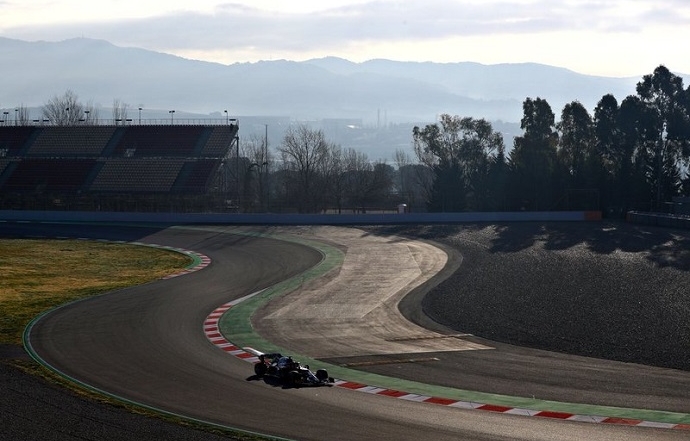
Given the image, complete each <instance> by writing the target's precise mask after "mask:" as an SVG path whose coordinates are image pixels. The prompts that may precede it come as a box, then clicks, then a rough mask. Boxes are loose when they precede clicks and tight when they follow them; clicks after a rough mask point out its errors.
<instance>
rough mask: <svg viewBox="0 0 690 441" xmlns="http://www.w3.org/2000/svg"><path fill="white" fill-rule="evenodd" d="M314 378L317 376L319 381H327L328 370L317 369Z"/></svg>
mask: <svg viewBox="0 0 690 441" xmlns="http://www.w3.org/2000/svg"><path fill="white" fill-rule="evenodd" d="M316 378H318V379H319V381H323V382H325V381H328V372H327V371H326V369H319V370H318V371H316Z"/></svg>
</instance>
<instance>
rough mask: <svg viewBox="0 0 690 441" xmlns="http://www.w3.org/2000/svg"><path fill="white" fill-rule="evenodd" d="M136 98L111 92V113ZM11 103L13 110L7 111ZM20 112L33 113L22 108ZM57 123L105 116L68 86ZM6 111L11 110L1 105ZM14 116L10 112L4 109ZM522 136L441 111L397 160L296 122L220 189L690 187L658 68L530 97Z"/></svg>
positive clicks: (644, 203) (505, 194)
mask: <svg viewBox="0 0 690 441" xmlns="http://www.w3.org/2000/svg"><path fill="white" fill-rule="evenodd" d="M128 107H129V106H128V105H127V104H125V103H122V102H120V101H119V100H115V101H114V103H113V118H115V119H116V120H124V119H123V118H126V116H127V110H128ZM8 113H9V112H8ZM16 113H17V115H16V116H15V118H19V120H21V121H23V119H22V118H26V117H25V116H24V115H25V113H26V112H25V111H24V110H23V107H19V108H17V109H16ZM43 116H44V117H45V118H47V119H49V120H50V121H51V122H52V123H54V124H59V125H73V124H78V123H81V122H85V121H90V120H95V119H97V109H95V108H94V107H93V106H92V105H89V104H87V105H84V104H81V103H80V102H79V100H78V99H77V97H76V95H75V94H74V93H73V92H71V91H68V92H67V93H66V94H65V95H64V96H62V97H57V96H56V97H54V98H53V99H51V100H50V101H49V102H48V103H46V105H45V106H44V107H43ZM5 117H8V115H5ZM5 119H7V118H5ZM521 128H522V130H523V134H522V135H521V136H518V137H516V138H515V139H514V140H513V146H512V149H511V150H510V151H507V149H506V147H505V144H504V139H503V136H502V135H501V134H500V133H499V132H496V131H494V129H493V127H492V126H491V124H490V123H489V122H487V121H486V120H484V119H475V118H471V117H460V116H451V115H448V114H445V115H442V116H441V117H440V118H439V121H438V122H436V123H434V124H429V125H426V126H425V127H414V128H413V129H412V146H413V154H409V153H408V152H405V151H402V150H400V151H397V152H396V155H395V158H394V166H392V165H389V164H387V163H386V162H385V161H370V160H369V158H368V157H367V155H366V153H364V152H360V151H355V150H354V149H350V148H342V147H341V146H339V145H336V144H334V143H331V142H329V141H328V140H327V139H326V137H325V135H324V133H323V132H322V131H321V130H312V129H310V128H309V127H308V126H306V125H299V126H296V127H291V128H289V129H288V131H287V132H286V134H285V136H284V138H283V139H282V142H281V144H280V145H279V146H278V147H277V148H276V149H274V150H273V151H270V150H269V148H268V147H269V146H268V145H267V139H266V138H263V139H262V138H254V139H243V140H242V147H241V151H240V148H239V146H238V147H237V149H231V151H230V152H229V153H230V157H228V158H226V160H225V161H224V162H223V164H224V166H223V167H222V168H221V173H219V176H218V183H217V184H216V185H214V187H213V191H214V192H216V193H219V194H222V195H224V197H226V199H228V200H230V201H231V205H232V206H233V207H236V208H237V209H238V210H240V211H246V212H252V211H273V212H285V211H297V212H302V213H314V212H322V211H325V210H330V211H335V212H337V211H343V210H358V211H368V210H371V209H388V210H392V209H395V208H396V207H397V206H398V205H399V204H407V205H408V207H409V208H410V209H412V210H413V211H437V212H438V211H446V212H457V211H521V210H531V211H552V210H601V211H602V212H604V214H605V215H612V216H614V215H624V213H626V212H627V211H629V210H641V211H669V206H668V204H669V203H670V202H671V201H672V199H673V197H675V196H681V195H686V196H687V195H690V172H689V170H688V168H689V165H690V164H689V163H690V87H688V88H687V89H686V88H684V86H683V80H682V78H680V77H679V76H677V75H674V74H673V73H671V72H670V71H669V70H668V69H667V68H666V67H664V66H659V67H657V68H656V69H655V70H654V72H653V73H652V74H649V75H645V76H644V77H643V78H642V80H641V81H640V82H639V83H638V84H637V88H636V94H635V95H630V96H628V97H626V98H625V99H624V100H623V101H622V102H620V103H619V102H618V100H617V99H616V98H615V97H614V96H613V95H610V94H608V95H605V96H603V97H602V98H601V100H600V101H599V103H598V104H597V106H596V108H595V109H594V113H593V114H590V113H589V111H588V110H587V109H585V108H584V107H583V106H582V104H580V103H579V102H578V101H573V102H571V103H569V104H567V105H566V106H564V108H563V109H562V111H561V114H560V120H559V121H558V122H557V121H556V115H555V114H554V112H553V110H552V109H551V107H550V105H549V103H548V102H547V101H546V100H544V99H541V98H527V99H526V100H525V101H524V103H523V117H522V120H521Z"/></svg>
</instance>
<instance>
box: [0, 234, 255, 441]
mask: <svg viewBox="0 0 690 441" xmlns="http://www.w3.org/2000/svg"><path fill="white" fill-rule="evenodd" d="M192 262H193V260H192V258H190V257H189V256H186V255H184V254H181V253H178V252H174V251H171V250H165V249H159V248H153V247H144V246H140V245H133V244H122V243H110V242H102V241H85V240H77V239H59V240H58V239H55V240H38V239H0V345H16V346H21V344H22V334H23V332H24V329H25V328H26V326H27V325H28V324H29V322H30V321H31V320H32V319H33V318H34V317H36V316H37V315H39V314H41V313H43V312H45V311H47V310H50V309H52V308H54V307H56V306H59V305H61V304H64V303H68V302H71V301H75V300H79V299H82V298H85V297H89V296H94V295H98V294H102V293H105V292H108V291H112V290H116V289H120V288H125V287H128V286H133V285H140V284H143V283H147V282H151V281H154V280H158V279H161V278H162V277H165V276H167V275H170V274H174V273H176V272H178V271H180V270H182V269H184V268H185V267H187V266H188V265H190V264H191V263H192ZM2 362H4V363H7V364H9V365H11V366H13V367H15V368H17V369H20V370H21V371H23V372H25V373H27V374H30V375H34V376H37V377H40V378H42V379H43V380H45V381H47V382H49V383H52V384H57V385H60V386H62V387H65V388H67V389H68V390H70V391H71V392H72V393H75V394H77V395H79V396H80V397H82V398H84V399H87V400H91V401H94V402H97V403H100V404H107V405H114V406H118V407H121V408H125V409H127V410H128V411H130V412H133V413H137V414H142V415H146V416H150V417H156V418H160V419H163V420H165V421H168V422H171V423H175V424H179V425H182V426H185V427H188V428H190V429H195V430H203V431H205V432H209V433H213V434H216V435H222V436H227V437H229V438H230V439H234V440H238V441H259V440H265V439H267V438H263V437H260V436H255V435H252V434H246V433H238V432H235V431H233V430H226V429H223V428H216V427H212V426H209V425H205V424H203V423H198V422H195V421H190V420H186V419H184V418H180V417H174V416H169V415H161V414H159V413H156V412H153V411H150V410H148V409H146V408H142V407H140V406H136V405H132V404H128V403H123V402H121V401H119V400H115V399H111V398H109V397H105V396H102V395H100V394H98V393H95V392H93V391H91V390H89V389H86V388H84V387H81V386H79V385H77V384H75V383H72V382H70V381H68V380H66V379H64V378H63V377H61V376H59V375H57V374H55V373H53V372H52V371H50V370H48V369H46V368H45V367H43V366H41V365H39V364H38V363H36V362H34V361H33V360H22V359H11V360H3V361H2Z"/></svg>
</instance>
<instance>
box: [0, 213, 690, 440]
mask: <svg viewBox="0 0 690 441" xmlns="http://www.w3.org/2000/svg"><path fill="white" fill-rule="evenodd" d="M3 228H4V227H3ZM8 228H9V227H8ZM12 228H16V229H17V230H16V233H17V234H31V235H38V236H40V235H46V236H78V237H93V238H107V239H113V240H128V241H139V242H147V243H153V244H159V245H168V246H173V247H178V248H183V249H189V250H193V251H196V252H199V253H202V254H205V255H207V256H209V257H210V258H211V264H210V265H209V266H208V267H207V268H205V269H203V270H201V271H197V272H194V273H191V274H187V275H185V276H182V277H177V278H173V279H168V280H161V281H157V282H154V283H150V284H147V285H143V286H138V287H133V288H128V289H125V290H120V291H117V292H113V293H109V294H106V295H103V296H100V297H97V298H93V299H90V300H88V301H82V302H77V303H74V304H71V305H68V306H65V307H63V308H60V309H58V310H55V311H54V312H52V313H50V314H48V315H46V316H44V317H43V318H42V319H41V320H39V321H38V322H37V323H36V324H35V325H34V327H33V329H32V332H31V337H30V339H31V344H32V346H33V348H34V350H35V351H36V352H37V353H38V354H39V355H40V356H41V357H42V358H43V359H44V360H46V361H47V362H48V363H49V364H50V365H52V366H54V367H56V368H57V369H58V370H60V371H62V372H63V373H64V374H65V375H67V376H69V377H72V378H74V379H77V380H78V381H81V382H83V383H85V384H88V385H89V386H91V387H94V388H96V389H99V390H102V391H104V392H107V393H109V394H112V395H115V396H118V397H121V398H123V399H126V400H131V401H134V402H137V403H140V404H143V405H146V406H150V407H153V408H156V409H161V410H164V411H166V412H171V413H174V414H179V415H184V416H188V417H191V418H195V419H199V420H203V421H208V422H211V423H214V424H220V425H227V426H231V427H235V428H240V429H245V430H249V431H252V432H260V433H264V434H269V435H273V436H278V437H283V438H290V439H300V440H370V439H373V438H376V439H379V440H419V439H435V440H457V439H473V440H475V439H476V440H508V439H511V440H512V439H525V440H528V439H529V440H582V439H606V440H626V441H629V440H637V439H639V440H642V439H664V440H666V439H668V440H672V439H678V440H681V439H687V437H688V432H687V431H674V430H659V429H651V428H639V427H634V428H633V427H626V426H624V425H596V424H589V423H577V422H563V421H555V420H549V419H540V418H525V417H520V416H510V415H501V414H494V413H488V412H478V411H472V410H462V409H455V408H447V407H443V406H438V405H430V404H422V403H416V402H409V401H404V400H394V399H391V398H387V397H382V396H376V395H369V394H364V393H358V392H353V391H350V390H345V389H340V388H335V387H332V388H314V389H310V388H301V389H283V388H280V387H274V386H271V385H269V384H266V383H264V382H260V381H251V374H252V370H251V365H248V364H247V363H246V362H244V361H242V360H239V359H236V358H235V357H232V356H229V355H228V354H226V353H225V352H223V351H219V350H218V348H216V347H215V346H214V345H212V344H211V343H210V342H209V341H208V340H207V338H206V336H205V335H204V332H203V329H202V328H203V322H204V319H205V318H206V317H207V316H208V314H209V313H210V312H211V311H213V310H214V309H215V308H216V307H218V306H219V305H220V304H223V303H225V302H228V301H230V300H234V299H238V298H241V297H243V296H245V295H247V294H251V293H254V292H257V291H259V290H261V289H263V288H266V287H269V286H271V285H273V284H275V283H277V282H280V281H282V280H284V279H287V278H289V277H291V276H293V275H296V274H300V273H301V272H303V271H304V270H306V269H307V268H310V267H312V266H314V265H315V264H317V263H318V262H319V261H320V260H321V257H322V256H321V254H320V253H318V252H316V251H315V250H313V249H311V248H308V247H305V246H302V245H299V244H295V243H289V242H284V241H278V240H274V239H271V238H265V237H249V236H237V235H233V234H231V233H232V229H228V230H227V231H222V230H219V229H210V230H203V229H196V228H184V227H179V228H160V229H156V228H150V227H149V228H124V227H121V228H113V227H104V228H101V227H93V228H88V229H85V228H84V227H83V226H76V227H75V226H68V225H65V226H41V225H37V226H31V225H15V226H13V227H12ZM268 230H270V229H267V231H268ZM480 352H481V353H484V351H476V353H480ZM487 353H488V351H487ZM493 353H499V351H493ZM502 353H503V354H507V355H506V356H511V354H512V353H511V352H510V348H509V347H504V348H503V352H502ZM518 354H520V353H519V352H518ZM522 355H524V354H522ZM487 357H490V356H487ZM493 357H495V355H493ZM479 358H481V357H479ZM541 358H544V357H541ZM537 359H538V358H537ZM566 361H567V360H566ZM485 362H487V363H488V362H490V363H492V365H495V363H496V360H495V359H494V360H490V361H485ZM473 363H476V364H477V366H479V368H477V370H481V369H480V367H481V363H482V360H481V359H479V360H474V361H473ZM415 368H416V367H415ZM446 368H448V366H446ZM376 369H379V370H381V373H384V374H391V373H392V372H396V371H398V370H400V368H399V367H398V366H391V365H388V366H387V367H385V366H384V365H382V366H381V367H378V368H376ZM405 369H407V367H406V368H405ZM486 369H487V368H485V370H486ZM535 369H536V370H538V369H539V368H538V367H536V368H535V367H532V370H535ZM402 375H403V376H405V375H417V374H415V373H411V372H410V371H408V370H406V371H405V372H403V373H402ZM424 375H425V376H428V377H429V379H430V380H431V381H432V382H440V381H441V380H440V378H442V377H449V374H448V372H447V371H445V372H442V371H439V370H438V368H435V369H432V370H431V371H427V373H426V374H424ZM452 375H454V374H451V376H452ZM683 378H685V377H683ZM506 381H507V380H506ZM674 381H675V380H674ZM565 383H567V381H566V382H565ZM558 387H559V388H566V389H567V384H563V385H558ZM677 406H680V405H677ZM681 410H682V409H678V411H681Z"/></svg>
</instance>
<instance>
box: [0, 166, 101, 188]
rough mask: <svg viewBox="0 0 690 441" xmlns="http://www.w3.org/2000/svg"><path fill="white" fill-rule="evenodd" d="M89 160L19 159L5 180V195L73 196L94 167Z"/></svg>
mask: <svg viewBox="0 0 690 441" xmlns="http://www.w3.org/2000/svg"><path fill="white" fill-rule="evenodd" d="M95 162H96V161H95V160H93V159H23V160H19V161H16V168H15V169H14V170H13V172H12V174H11V175H10V176H8V177H7V178H6V180H5V181H4V183H3V186H2V189H3V190H4V191H8V192H19V193H21V192H44V191H49V192H70V193H71V192H77V191H81V190H82V189H83V188H84V186H85V185H86V178H87V177H88V176H89V173H90V172H91V169H92V168H93V166H94V164H95Z"/></svg>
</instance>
